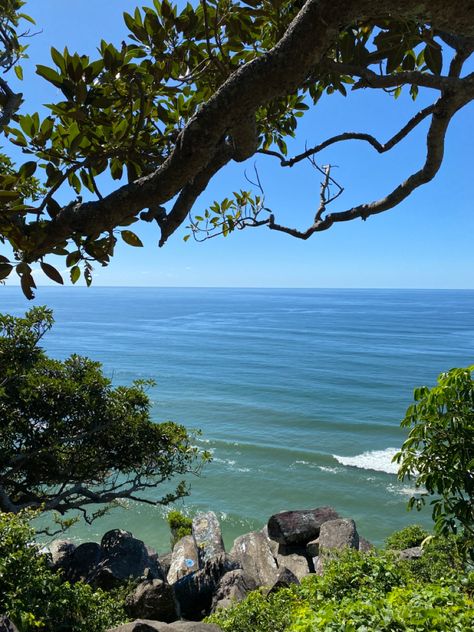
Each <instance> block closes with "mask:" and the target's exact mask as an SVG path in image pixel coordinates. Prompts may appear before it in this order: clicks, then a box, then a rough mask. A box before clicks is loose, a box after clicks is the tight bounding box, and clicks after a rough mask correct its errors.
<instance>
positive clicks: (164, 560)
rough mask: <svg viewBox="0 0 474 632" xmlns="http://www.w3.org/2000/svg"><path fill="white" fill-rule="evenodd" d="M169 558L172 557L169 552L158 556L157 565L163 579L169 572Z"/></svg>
mask: <svg viewBox="0 0 474 632" xmlns="http://www.w3.org/2000/svg"><path fill="white" fill-rule="evenodd" d="M171 556H172V553H171V551H168V553H163V554H162V555H159V556H158V563H159V565H160V567H161V571H162V573H163V575H164V576H165V577H167V576H168V573H169V572H170V567H171Z"/></svg>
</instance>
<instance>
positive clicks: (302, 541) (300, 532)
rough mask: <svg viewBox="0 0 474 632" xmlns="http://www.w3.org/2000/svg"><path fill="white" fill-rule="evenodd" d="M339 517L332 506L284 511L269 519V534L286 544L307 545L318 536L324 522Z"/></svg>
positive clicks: (273, 538)
mask: <svg viewBox="0 0 474 632" xmlns="http://www.w3.org/2000/svg"><path fill="white" fill-rule="evenodd" d="M337 518H339V515H338V513H337V512H336V511H335V510H334V509H333V508H332V507H318V508H317V509H303V510H299V511H283V512H282V513H279V514H275V515H273V516H272V517H271V518H270V520H269V521H268V525H267V526H268V536H269V537H270V538H271V539H272V540H275V541H276V542H279V543H280V544H284V545H286V546H288V545H290V546H291V545H306V544H307V543H308V542H310V540H314V539H315V538H317V537H318V535H319V530H320V528H321V525H322V524H324V523H325V522H327V521H328V520H335V519H337Z"/></svg>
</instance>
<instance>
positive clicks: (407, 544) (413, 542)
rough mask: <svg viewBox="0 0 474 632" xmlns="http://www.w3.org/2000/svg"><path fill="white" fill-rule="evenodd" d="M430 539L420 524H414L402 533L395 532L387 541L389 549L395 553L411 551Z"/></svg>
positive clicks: (386, 544)
mask: <svg viewBox="0 0 474 632" xmlns="http://www.w3.org/2000/svg"><path fill="white" fill-rule="evenodd" d="M428 537H430V534H429V532H428V531H427V530H426V529H423V527H421V526H420V525H419V524H412V525H409V526H408V527H405V528H404V529H401V530H400V531H395V532H394V533H392V534H391V535H389V536H388V538H387V539H386V540H385V546H386V548H387V549H394V550H395V551H403V549H411V548H412V547H414V546H420V544H421V543H422V542H423V541H424V540H426V538H428Z"/></svg>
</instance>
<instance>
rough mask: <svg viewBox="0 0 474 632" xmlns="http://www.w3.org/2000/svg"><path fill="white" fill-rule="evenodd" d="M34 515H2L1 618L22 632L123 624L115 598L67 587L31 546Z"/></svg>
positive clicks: (96, 629) (90, 630)
mask: <svg viewBox="0 0 474 632" xmlns="http://www.w3.org/2000/svg"><path fill="white" fill-rule="evenodd" d="M33 516H34V514H31V513H30V514H26V515H25V514H23V515H13V514H7V513H4V514H0V614H4V615H6V616H8V617H9V618H10V619H11V620H12V621H13V622H14V623H15V625H16V626H17V627H18V629H19V630H20V632H29V631H30V630H31V631H33V630H35V631H36V630H38V629H39V630H45V631H48V632H66V631H67V632H103V630H105V629H107V628H109V627H112V626H115V625H117V624H119V623H122V622H124V621H125V620H126V616H125V612H124V610H123V608H122V604H121V602H120V600H119V599H118V598H117V597H116V595H114V594H113V593H105V592H103V591H101V590H93V589H92V588H91V587H90V586H88V585H87V584H83V583H81V582H79V583H77V584H74V585H71V584H70V583H69V582H63V581H62V579H61V577H60V575H58V574H57V573H53V572H52V571H51V570H50V568H49V567H48V564H47V558H46V556H45V555H43V554H41V553H39V550H38V547H37V546H36V545H35V544H34V541H33V536H34V531H33V529H32V528H31V527H30V525H29V524H28V518H31V517H33Z"/></svg>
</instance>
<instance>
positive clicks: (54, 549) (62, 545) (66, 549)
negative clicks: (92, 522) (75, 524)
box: [48, 540, 77, 571]
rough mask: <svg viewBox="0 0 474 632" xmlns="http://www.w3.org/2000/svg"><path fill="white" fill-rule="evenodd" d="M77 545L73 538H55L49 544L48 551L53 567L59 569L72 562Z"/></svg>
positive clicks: (55, 569)
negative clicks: (72, 540)
mask: <svg viewBox="0 0 474 632" xmlns="http://www.w3.org/2000/svg"><path fill="white" fill-rule="evenodd" d="M76 548H77V547H76V545H75V544H74V542H71V540H54V541H53V542H51V544H50V545H49V546H48V552H49V556H50V560H51V568H52V570H53V571H57V570H59V569H61V568H66V567H67V566H68V565H69V564H70V562H71V557H72V554H73V552H74V551H75V550H76Z"/></svg>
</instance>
